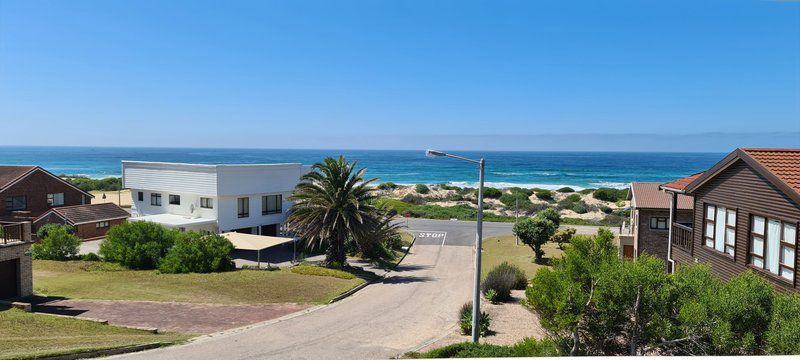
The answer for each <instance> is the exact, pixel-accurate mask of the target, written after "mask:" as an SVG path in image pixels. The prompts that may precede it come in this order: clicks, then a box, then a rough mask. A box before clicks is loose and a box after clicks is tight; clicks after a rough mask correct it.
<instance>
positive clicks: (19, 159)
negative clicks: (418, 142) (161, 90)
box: [0, 146, 725, 190]
mask: <svg viewBox="0 0 800 360" xmlns="http://www.w3.org/2000/svg"><path fill="white" fill-rule="evenodd" d="M454 153H456V154H458V155H461V156H465V157H468V158H474V159H478V158H481V157H483V158H484V159H486V185H487V186H492V187H510V186H520V187H529V188H531V187H540V188H546V189H557V188H560V187H563V186H570V187H573V188H574V189H576V190H580V189H584V188H596V187H616V188H620V187H625V186H627V184H628V183H630V182H632V181H657V182H667V181H670V180H673V179H676V178H680V177H683V176H687V175H691V174H693V173H696V172H699V171H703V170H705V169H708V168H709V167H710V166H712V165H713V164H715V163H716V162H717V161H719V160H721V159H722V158H723V157H724V156H725V154H724V153H625V152H510V151H480V152H479V151H458V152H454ZM339 155H344V156H345V157H346V158H347V160H350V161H352V160H358V162H359V164H360V165H361V166H366V167H367V176H368V177H377V178H379V179H380V181H379V182H394V183H397V184H442V183H447V184H452V185H457V186H475V185H476V184H477V180H478V170H477V166H476V165H473V164H470V163H466V162H462V161H458V160H454V159H449V158H430V157H426V156H425V152H424V150H419V151H407V150H284V149H199V148H198V149H178V148H111V147H18V146H5V147H2V146H0V164H11V165H14V164H18V165H39V166H41V167H43V168H45V169H47V170H49V171H50V172H53V173H55V174H68V175H84V176H88V177H92V178H104V177H112V176H120V175H121V164H120V161H121V160H142V161H164V162H184V163H203V164H254V163H289V162H299V163H303V164H313V163H315V162H317V161H320V160H321V159H323V158H324V157H327V156H339Z"/></svg>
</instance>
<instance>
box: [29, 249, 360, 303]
mask: <svg viewBox="0 0 800 360" xmlns="http://www.w3.org/2000/svg"><path fill="white" fill-rule="evenodd" d="M320 274H322V273H320ZM326 274H328V273H326ZM353 274H354V275H355V276H353V277H351V278H342V277H345V276H340V277H337V276H316V275H310V274H302V273H301V274H298V273H294V272H292V271H291V269H281V270H274V271H265V270H236V271H230V272H222V273H211V274H161V273H159V272H158V271H155V270H127V269H124V268H122V267H119V266H117V265H115V264H108V263H101V262H90V261H46V260H35V261H34V262H33V277H34V291H35V292H36V293H37V294H40V295H45V296H56V297H65V298H70V299H97V300H148V301H165V302H186V303H215V304H262V303H310V304H323V303H327V302H329V301H330V300H331V299H333V298H334V297H336V296H338V295H340V294H342V293H344V292H346V291H348V290H350V289H352V288H354V287H356V286H358V285H360V284H363V283H364V282H366V281H368V280H369V279H371V277H370V274H371V273H364V272H355V271H353Z"/></svg>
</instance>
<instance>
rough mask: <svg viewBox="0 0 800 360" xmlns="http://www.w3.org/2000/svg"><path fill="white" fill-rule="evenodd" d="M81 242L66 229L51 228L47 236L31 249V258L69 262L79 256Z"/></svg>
mask: <svg viewBox="0 0 800 360" xmlns="http://www.w3.org/2000/svg"><path fill="white" fill-rule="evenodd" d="M80 246H81V240H80V239H78V237H77V236H75V235H72V234H70V233H69V232H68V231H67V229H66V227H63V226H61V227H54V228H51V229H50V230H49V231H48V233H47V236H45V237H44V238H43V239H41V241H39V242H38V243H36V244H33V246H32V247H31V256H33V258H34V259H40V260H69V259H72V258H75V257H76V256H78V250H79V249H80Z"/></svg>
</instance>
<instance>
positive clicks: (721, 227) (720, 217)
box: [714, 207, 725, 252]
mask: <svg viewBox="0 0 800 360" xmlns="http://www.w3.org/2000/svg"><path fill="white" fill-rule="evenodd" d="M714 249H716V250H717V251H719V252H724V251H725V208H722V207H721V208H719V211H717V219H716V221H715V229H714Z"/></svg>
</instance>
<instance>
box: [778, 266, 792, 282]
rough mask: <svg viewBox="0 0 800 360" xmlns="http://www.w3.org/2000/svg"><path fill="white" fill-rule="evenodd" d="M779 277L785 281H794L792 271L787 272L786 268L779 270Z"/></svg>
mask: <svg viewBox="0 0 800 360" xmlns="http://www.w3.org/2000/svg"><path fill="white" fill-rule="evenodd" d="M781 276H783V277H784V278H785V279H788V280H793V279H794V271H792V270H789V269H787V268H783V269H781Z"/></svg>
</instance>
